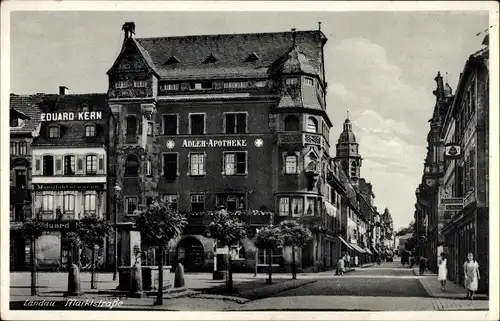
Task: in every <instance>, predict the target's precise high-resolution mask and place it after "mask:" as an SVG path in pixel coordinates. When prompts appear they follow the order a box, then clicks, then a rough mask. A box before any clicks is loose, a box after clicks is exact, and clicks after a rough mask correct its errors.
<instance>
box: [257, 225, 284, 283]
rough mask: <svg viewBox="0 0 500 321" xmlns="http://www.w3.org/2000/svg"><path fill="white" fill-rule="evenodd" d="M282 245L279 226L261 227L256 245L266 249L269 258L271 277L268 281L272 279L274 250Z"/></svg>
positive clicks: (270, 281)
mask: <svg viewBox="0 0 500 321" xmlns="http://www.w3.org/2000/svg"><path fill="white" fill-rule="evenodd" d="M280 245H281V239H280V230H279V228H277V227H272V226H266V227H264V228H261V229H260V230H259V231H258V232H257V235H256V236H255V246H257V248H259V249H260V250H265V251H266V252H267V255H268V258H269V262H268V263H269V279H268V280H267V283H269V284H271V283H272V282H273V281H272V258H273V250H275V249H276V248H277V247H278V246H280Z"/></svg>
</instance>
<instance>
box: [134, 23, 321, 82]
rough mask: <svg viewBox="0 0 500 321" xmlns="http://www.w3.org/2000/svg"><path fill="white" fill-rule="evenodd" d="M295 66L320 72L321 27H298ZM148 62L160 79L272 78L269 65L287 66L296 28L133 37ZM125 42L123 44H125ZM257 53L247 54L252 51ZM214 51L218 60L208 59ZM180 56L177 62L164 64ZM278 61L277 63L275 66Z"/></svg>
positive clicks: (314, 72)
mask: <svg viewBox="0 0 500 321" xmlns="http://www.w3.org/2000/svg"><path fill="white" fill-rule="evenodd" d="M295 37H296V39H295V52H296V54H293V55H292V58H293V60H294V65H295V66H296V68H297V66H299V67H300V68H302V71H304V72H306V73H312V74H316V75H318V76H319V77H322V74H321V68H320V64H321V47H322V44H323V43H324V42H325V41H326V38H325V37H324V35H323V33H322V32H321V31H297V32H296V34H295ZM132 39H133V40H130V41H133V42H134V43H135V44H136V45H137V47H138V48H139V51H140V52H141V54H143V57H144V59H145V60H146V62H147V63H148V65H151V64H152V65H153V66H154V67H153V68H152V69H153V70H154V71H155V72H156V73H158V74H159V75H160V77H161V78H162V79H177V78H183V79H188V78H191V79H197V78H207V77H210V78H212V79H215V78H228V77H235V78H237V77H241V78H249V77H266V78H267V77H268V76H269V75H268V73H269V72H270V68H272V67H273V68H276V67H278V68H279V67H280V66H281V68H289V66H288V65H287V64H286V63H285V62H286V61H287V60H288V55H289V53H290V52H291V51H292V49H293V48H292V46H293V33H292V32H278V33H257V34H226V35H204V36H182V37H166V38H132ZM124 47H125V46H124ZM252 54H253V55H255V56H256V57H258V59H256V60H252V59H250V61H249V60H248V59H247V58H248V57H249V55H252ZM210 55H212V56H213V57H216V59H217V60H216V61H214V62H211V63H209V64H207V63H206V59H207V57H209V56H210ZM171 57H176V59H178V60H179V62H177V63H173V64H172V63H170V64H166V62H167V61H168V60H169V59H170V58H171ZM276 64H278V66H276Z"/></svg>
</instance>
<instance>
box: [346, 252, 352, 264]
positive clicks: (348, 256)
mask: <svg viewBox="0 0 500 321" xmlns="http://www.w3.org/2000/svg"><path fill="white" fill-rule="evenodd" d="M345 263H346V267H351V256H350V255H349V253H347V255H346V261H345Z"/></svg>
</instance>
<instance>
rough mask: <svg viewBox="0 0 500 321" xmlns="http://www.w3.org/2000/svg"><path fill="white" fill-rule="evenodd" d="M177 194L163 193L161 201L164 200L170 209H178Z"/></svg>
mask: <svg viewBox="0 0 500 321" xmlns="http://www.w3.org/2000/svg"><path fill="white" fill-rule="evenodd" d="M177 198H178V196H177V194H165V195H163V201H165V202H166V203H167V204H168V205H169V206H170V208H171V209H173V210H175V211H178V203H177V202H178V200H177Z"/></svg>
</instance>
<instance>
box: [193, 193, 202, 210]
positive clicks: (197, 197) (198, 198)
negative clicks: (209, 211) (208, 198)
mask: <svg viewBox="0 0 500 321" xmlns="http://www.w3.org/2000/svg"><path fill="white" fill-rule="evenodd" d="M204 210H205V195H204V194H191V212H195V213H199V212H203V211H204Z"/></svg>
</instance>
